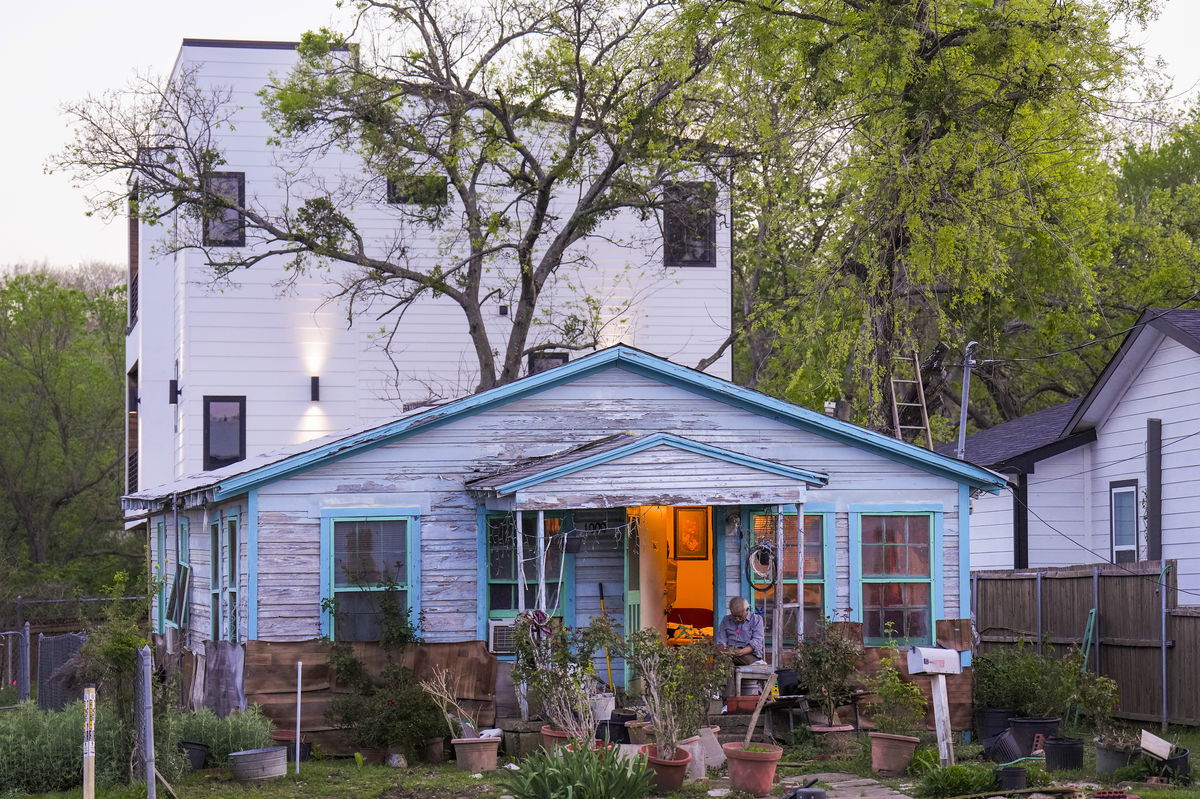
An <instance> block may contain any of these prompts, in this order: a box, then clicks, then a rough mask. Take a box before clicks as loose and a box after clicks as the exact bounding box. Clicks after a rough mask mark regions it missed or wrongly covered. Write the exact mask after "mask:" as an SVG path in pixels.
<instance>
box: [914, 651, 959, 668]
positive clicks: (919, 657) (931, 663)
mask: <svg viewBox="0 0 1200 799" xmlns="http://www.w3.org/2000/svg"><path fill="white" fill-rule="evenodd" d="M908 671H909V673H910V674H961V673H962V661H961V659H960V658H959V654H958V650H957V649H935V648H933V647H929V646H914V647H912V648H911V649H909V650H908Z"/></svg>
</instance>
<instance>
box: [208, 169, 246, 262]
mask: <svg viewBox="0 0 1200 799" xmlns="http://www.w3.org/2000/svg"><path fill="white" fill-rule="evenodd" d="M204 188H205V191H206V193H208V194H211V195H215V196H217V197H222V198H224V199H225V201H226V202H229V203H232V204H234V205H236V206H237V207H238V208H245V207H246V173H245V172H213V173H211V174H209V175H208V176H207V177H205V179H204ZM204 246H206V247H245V246H246V219H245V217H244V216H243V215H242V212H241V211H239V210H237V208H225V207H213V208H212V209H211V210H208V211H207V212H206V213H205V216H204Z"/></svg>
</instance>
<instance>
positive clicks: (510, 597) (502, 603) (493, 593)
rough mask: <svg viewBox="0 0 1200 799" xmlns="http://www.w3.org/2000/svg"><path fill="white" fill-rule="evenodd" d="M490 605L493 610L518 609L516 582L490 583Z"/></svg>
mask: <svg viewBox="0 0 1200 799" xmlns="http://www.w3.org/2000/svg"><path fill="white" fill-rule="evenodd" d="M488 607H490V608H491V609H492V610H516V609H517V586H516V585H515V584H514V583H492V584H491V585H489V586H488Z"/></svg>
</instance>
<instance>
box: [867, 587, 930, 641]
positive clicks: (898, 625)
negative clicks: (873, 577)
mask: <svg viewBox="0 0 1200 799" xmlns="http://www.w3.org/2000/svg"><path fill="white" fill-rule="evenodd" d="M930 618H931V616H930V606H929V585H928V583H868V584H866V585H864V586H863V626H864V629H863V633H864V635H865V636H866V637H867V638H870V639H875V640H879V639H882V638H883V637H884V625H886V624H888V623H891V624H892V626H893V630H892V632H893V634H894V635H895V636H896V637H897V638H900V639H904V638H911V639H920V640H926V641H928V640H930V638H929V626H930Z"/></svg>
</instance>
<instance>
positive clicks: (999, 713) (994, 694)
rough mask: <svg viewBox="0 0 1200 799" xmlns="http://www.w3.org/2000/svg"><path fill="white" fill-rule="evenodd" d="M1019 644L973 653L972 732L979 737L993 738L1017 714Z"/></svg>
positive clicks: (1020, 651)
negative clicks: (978, 653) (973, 708)
mask: <svg viewBox="0 0 1200 799" xmlns="http://www.w3.org/2000/svg"><path fill="white" fill-rule="evenodd" d="M1025 654H1026V653H1025V651H1024V648H1023V647H1022V646H1018V647H1004V648H1001V649H996V650H993V651H991V652H985V653H983V654H980V655H977V656H976V657H975V660H974V663H973V664H972V667H971V669H972V673H973V674H972V676H973V678H974V683H975V687H974V702H975V733H976V735H978V736H979V739H980V740H983V741H986V740H988V739H989V738H995V737H996V736H997V735H999V734H1000V733H1002V732H1004V731H1005V730H1006V729H1008V720H1009V719H1010V718H1012V717H1013V716H1015V715H1016V714H1017V700H1018V697H1019V694H1020V691H1021V685H1020V680H1021V679H1022V677H1021V673H1020V672H1021V665H1022V661H1023V658H1024V657H1025Z"/></svg>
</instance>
